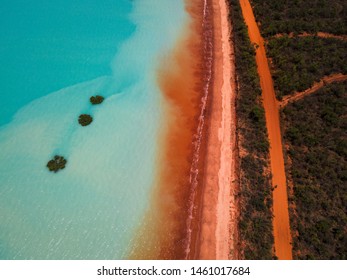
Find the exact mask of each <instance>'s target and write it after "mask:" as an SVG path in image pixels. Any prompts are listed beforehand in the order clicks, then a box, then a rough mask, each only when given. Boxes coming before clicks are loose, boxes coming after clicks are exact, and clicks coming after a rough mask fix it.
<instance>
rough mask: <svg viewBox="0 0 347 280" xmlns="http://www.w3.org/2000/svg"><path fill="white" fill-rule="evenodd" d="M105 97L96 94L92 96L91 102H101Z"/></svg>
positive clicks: (95, 103) (94, 103)
mask: <svg viewBox="0 0 347 280" xmlns="http://www.w3.org/2000/svg"><path fill="white" fill-rule="evenodd" d="M104 99H105V98H104V97H103V96H101V95H95V96H92V97H90V99H89V100H90V103H92V104H93V105H97V104H101V103H102V102H103V101H104Z"/></svg>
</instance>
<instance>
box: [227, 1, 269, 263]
mask: <svg viewBox="0 0 347 280" xmlns="http://www.w3.org/2000/svg"><path fill="white" fill-rule="evenodd" d="M228 4H229V7H230V15H229V17H230V20H231V21H232V23H233V28H234V30H233V31H234V32H233V37H232V40H233V41H234V46H235V58H236V72H237V82H238V87H239V91H238V96H237V108H236V110H237V116H238V123H237V126H238V137H239V139H241V141H239V142H240V143H241V145H242V146H241V147H240V149H242V150H243V151H245V154H246V155H244V156H242V157H241V162H240V168H241V174H240V206H241V211H240V222H239V230H240V240H241V241H240V242H241V244H240V245H241V250H242V253H243V254H244V257H245V258H246V259H272V257H273V256H272V253H273V252H272V247H273V233H272V212H271V207H272V193H271V184H270V176H269V175H268V174H266V170H267V169H268V150H269V143H268V138H267V131H266V124H265V114H264V109H263V106H262V100H261V89H260V85H259V77H258V72H257V67H256V62H255V50H254V46H252V44H251V42H250V40H249V37H248V31H247V27H246V25H245V23H244V20H243V17H242V12H241V8H240V5H239V1H238V0H229V1H228Z"/></svg>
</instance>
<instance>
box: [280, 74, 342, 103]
mask: <svg viewBox="0 0 347 280" xmlns="http://www.w3.org/2000/svg"><path fill="white" fill-rule="evenodd" d="M346 80H347V75H343V74H341V73H339V74H333V75H330V76H325V77H323V78H322V79H321V80H320V81H319V82H317V83H314V84H313V86H312V87H310V88H309V89H306V90H304V91H300V92H296V93H294V94H291V95H286V96H284V97H283V99H282V101H281V102H280V103H279V105H280V107H281V108H283V107H285V106H287V105H288V104H289V103H292V102H295V101H298V100H300V99H302V98H304V97H305V96H307V95H310V94H312V93H314V92H316V91H317V90H319V89H321V88H322V87H324V86H325V85H327V84H332V83H336V82H343V81H346Z"/></svg>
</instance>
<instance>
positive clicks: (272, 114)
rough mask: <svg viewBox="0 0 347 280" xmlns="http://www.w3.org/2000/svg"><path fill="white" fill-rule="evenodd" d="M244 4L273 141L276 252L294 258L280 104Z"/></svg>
mask: <svg viewBox="0 0 347 280" xmlns="http://www.w3.org/2000/svg"><path fill="white" fill-rule="evenodd" d="M240 4H241V8H242V13H243V16H244V19H245V22H246V24H247V25H248V32H249V36H250V40H251V42H252V43H253V44H257V45H258V46H259V47H258V48H257V50H256V62H257V67H258V73H259V77H260V85H261V89H262V97H263V104H264V109H265V117H266V126H267V130H268V137H269V142H270V163H271V173H272V185H273V186H274V187H275V189H274V191H273V214H274V218H273V228H274V239H275V253H276V256H277V257H278V258H279V259H292V245H291V235H290V226H289V213H288V196H287V186H286V175H285V169H284V158H283V150H282V138H281V129H280V121H279V108H278V104H277V100H276V97H275V90H274V87H273V81H272V77H271V73H270V69H269V64H268V61H267V57H266V52H265V47H264V39H263V38H262V37H261V35H260V32H259V28H258V26H257V24H256V21H255V17H254V14H253V11H252V7H251V5H250V2H249V0H240Z"/></svg>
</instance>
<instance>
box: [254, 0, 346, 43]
mask: <svg viewBox="0 0 347 280" xmlns="http://www.w3.org/2000/svg"><path fill="white" fill-rule="evenodd" d="M251 2H252V6H253V9H254V14H255V16H256V19H257V21H258V22H261V32H262V34H263V36H264V37H269V36H272V35H275V34H277V33H290V32H294V33H302V32H309V33H315V32H319V31H320V32H327V33H332V34H337V35H340V34H347V22H346V13H347V2H346V1H345V0H311V1H307V0H251Z"/></svg>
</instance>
